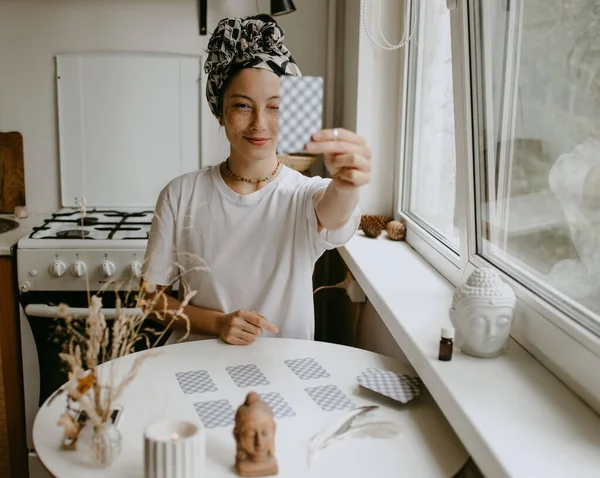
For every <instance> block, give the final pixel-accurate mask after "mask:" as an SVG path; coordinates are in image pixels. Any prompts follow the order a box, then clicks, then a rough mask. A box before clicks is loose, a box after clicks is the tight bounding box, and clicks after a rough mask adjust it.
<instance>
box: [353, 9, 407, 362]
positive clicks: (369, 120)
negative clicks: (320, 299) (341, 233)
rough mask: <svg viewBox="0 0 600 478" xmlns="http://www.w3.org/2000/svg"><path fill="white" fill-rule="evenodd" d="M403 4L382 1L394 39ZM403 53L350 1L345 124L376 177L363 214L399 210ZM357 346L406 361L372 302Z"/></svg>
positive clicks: (373, 13)
mask: <svg viewBox="0 0 600 478" xmlns="http://www.w3.org/2000/svg"><path fill="white" fill-rule="evenodd" d="M377 4H379V2H372V3H370V4H369V7H370V8H369V9H368V10H367V25H368V28H369V32H370V33H371V35H372V36H373V37H374V38H376V39H379V42H380V43H383V42H382V41H381V40H380V36H379V34H378V31H379V27H378V18H379V16H378V15H379V11H378V9H377V8H375V7H376V6H377ZM404 5H405V2H396V1H394V2H391V1H384V2H383V3H382V7H383V12H382V13H383V15H382V18H383V19H384V21H383V24H382V29H383V32H384V34H385V36H386V38H387V39H388V40H389V41H390V42H391V43H397V42H399V41H400V40H401V38H402V35H403V32H404V19H403V18H404V17H403V13H404V10H403V9H404ZM404 53H405V50H404V48H402V49H400V50H396V51H384V50H382V49H380V48H378V47H377V46H375V45H374V44H373V43H372V42H371V41H370V40H369V38H368V37H367V35H366V33H365V31H364V28H363V27H362V24H361V20H360V1H359V0H347V1H346V32H345V39H344V54H345V55H346V56H345V63H344V78H345V84H344V105H343V118H344V126H345V127H347V128H350V129H354V130H356V131H357V132H358V133H359V134H360V135H362V136H364V137H365V139H366V140H367V144H368V145H369V146H370V147H371V149H372V151H373V158H372V163H371V168H372V170H371V183H370V184H368V185H367V186H364V187H363V188H362V189H361V200H360V209H361V213H362V214H387V215H390V216H392V215H393V213H394V211H393V198H394V194H395V189H396V174H397V171H396V162H397V158H398V148H399V144H398V141H399V120H400V113H399V112H400V105H401V99H402V98H401V92H402V80H403V78H402V65H403V62H404ZM382 267H384V265H383V264H382ZM357 346H358V347H360V348H364V349H366V350H371V351H373V352H377V353H381V354H384V355H387V356H390V357H393V358H395V359H397V360H400V361H404V362H407V359H406V357H405V356H404V354H403V353H402V350H401V349H400V348H399V347H398V344H397V342H396V341H395V339H394V338H393V337H392V335H391V334H390V332H389V330H388V329H387V327H386V326H385V324H384V323H383V321H382V320H381V318H380V317H379V315H378V314H377V312H376V311H375V309H374V308H373V306H372V305H371V304H370V302H366V303H365V304H364V306H363V309H362V312H361V317H360V326H359V333H358V343H357Z"/></svg>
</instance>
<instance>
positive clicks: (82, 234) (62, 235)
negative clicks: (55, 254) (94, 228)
mask: <svg viewBox="0 0 600 478" xmlns="http://www.w3.org/2000/svg"><path fill="white" fill-rule="evenodd" d="M89 235H90V232H89V231H86V230H84V229H65V230H63V231H58V232H57V233H56V237H57V238H59V239H88V236H89ZM89 239H91V237H90V238H89Z"/></svg>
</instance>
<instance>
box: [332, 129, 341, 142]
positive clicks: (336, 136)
mask: <svg viewBox="0 0 600 478" xmlns="http://www.w3.org/2000/svg"><path fill="white" fill-rule="evenodd" d="M332 133H333V140H334V141H337V140H338V137H339V136H340V132H339V131H338V129H337V128H333V132H332Z"/></svg>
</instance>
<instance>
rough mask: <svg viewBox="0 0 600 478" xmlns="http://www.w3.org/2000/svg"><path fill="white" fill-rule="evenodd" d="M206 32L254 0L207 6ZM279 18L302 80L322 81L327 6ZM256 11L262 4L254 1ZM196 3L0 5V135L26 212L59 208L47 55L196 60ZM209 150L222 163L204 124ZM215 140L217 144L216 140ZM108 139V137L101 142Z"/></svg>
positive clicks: (317, 2)
mask: <svg viewBox="0 0 600 478" xmlns="http://www.w3.org/2000/svg"><path fill="white" fill-rule="evenodd" d="M208 4H209V13H208V23H207V25H208V30H209V32H211V31H212V30H213V29H214V27H215V26H216V24H217V22H218V21H219V19H221V18H222V17H225V16H232V15H235V16H246V15H253V14H256V13H257V11H256V3H255V0H208ZM295 4H296V7H297V12H295V13H293V14H289V15H286V16H282V17H279V18H278V22H279V23H280V24H281V26H282V27H283V28H284V30H286V38H287V44H288V46H289V48H290V50H291V52H292V55H293V56H294V59H295V60H296V61H297V62H298V64H299V65H300V68H301V69H302V71H303V73H304V74H305V75H322V76H325V72H326V64H327V56H326V55H327V29H326V25H327V8H328V2H327V1H326V0H296V1H295ZM259 5H260V7H261V11H262V12H268V11H269V0H260V1H259ZM198 31H199V30H198V13H197V0H77V1H74V0H0V131H20V132H21V133H22V134H23V142H24V150H25V151H24V153H25V187H26V200H27V206H28V209H29V210H30V212H54V211H55V210H57V209H58V208H59V207H60V201H59V197H60V191H59V188H60V183H59V161H58V137H57V128H58V126H57V119H56V92H55V90H56V88H55V78H54V56H55V55H56V54H58V53H64V52H75V51H98V50H112V51H156V52H170V53H184V54H193V55H202V54H203V52H204V49H205V48H206V45H207V43H208V39H209V35H207V36H200V35H199V32H198ZM203 135H204V138H203V140H204V141H207V138H208V140H210V141H213V142H214V143H215V147H214V149H213V148H212V143H211V147H209V148H203V149H205V150H206V149H208V150H209V151H213V154H211V156H214V157H213V158H207V159H208V161H207V164H211V163H216V162H219V161H221V160H222V159H224V158H223V157H222V155H223V154H225V153H224V152H223V134H222V133H220V132H219V130H218V127H217V125H216V122H214V123H211V124H208V125H203ZM219 137H221V140H220V141H219V140H218V139H217V138H219ZM108 140H109V138H108Z"/></svg>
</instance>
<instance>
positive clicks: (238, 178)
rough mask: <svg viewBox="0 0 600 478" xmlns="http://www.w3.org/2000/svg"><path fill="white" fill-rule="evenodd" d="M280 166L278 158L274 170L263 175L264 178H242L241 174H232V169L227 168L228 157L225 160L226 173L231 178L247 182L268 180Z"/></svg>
mask: <svg viewBox="0 0 600 478" xmlns="http://www.w3.org/2000/svg"><path fill="white" fill-rule="evenodd" d="M280 166H281V163H280V162H279V160H277V166H275V170H274V171H273V172H272V173H271V174H269V175H268V176H265V177H264V178H260V179H246V178H242V177H241V176H238V175H237V174H234V173H233V171H231V169H229V158H227V159H226V160H225V171H227V174H229V175H230V176H231V177H232V178H234V179H237V180H238V181H245V182H247V183H262V182H265V181H268V180H269V179H271V178H272V177H273V176H275V175H276V174H277V171H279V167H280Z"/></svg>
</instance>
